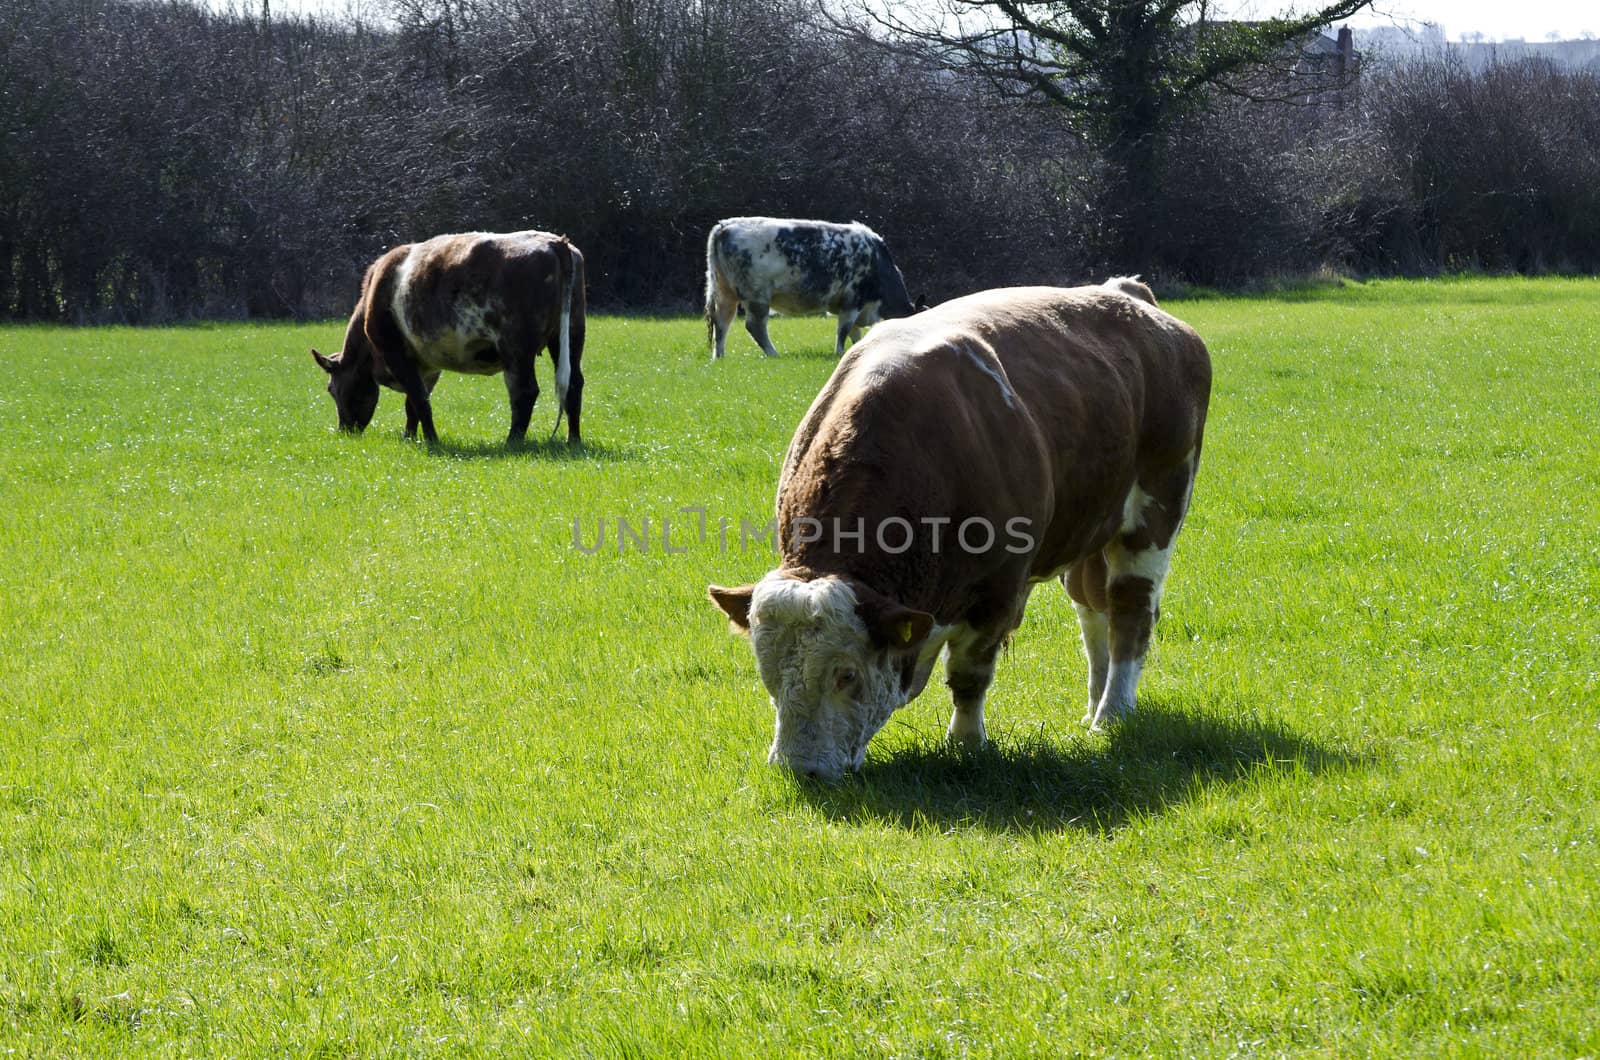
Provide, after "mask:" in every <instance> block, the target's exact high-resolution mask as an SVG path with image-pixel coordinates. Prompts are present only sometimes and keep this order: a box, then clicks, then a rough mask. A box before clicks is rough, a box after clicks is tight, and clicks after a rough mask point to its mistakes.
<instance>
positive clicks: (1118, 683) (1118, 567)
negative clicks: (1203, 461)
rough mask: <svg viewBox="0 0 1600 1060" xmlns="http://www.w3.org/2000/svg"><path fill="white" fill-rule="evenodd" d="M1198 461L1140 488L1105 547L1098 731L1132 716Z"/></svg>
mask: <svg viewBox="0 0 1600 1060" xmlns="http://www.w3.org/2000/svg"><path fill="white" fill-rule="evenodd" d="M1195 462H1196V454H1191V455H1190V457H1189V459H1188V460H1187V461H1185V463H1184V465H1183V467H1182V468H1179V469H1175V470H1173V471H1172V472H1169V473H1168V474H1167V475H1165V476H1162V477H1161V479H1160V480H1159V481H1158V482H1156V483H1154V484H1153V485H1152V487H1151V489H1150V492H1149V493H1146V492H1145V491H1144V490H1143V489H1141V488H1140V487H1139V486H1137V485H1136V486H1135V487H1134V489H1133V490H1132V492H1131V493H1130V495H1129V497H1128V500H1127V503H1126V504H1125V505H1124V508H1123V511H1124V513H1125V514H1124V520H1123V525H1122V528H1121V530H1120V531H1119V533H1118V534H1117V536H1116V537H1114V538H1112V539H1111V541H1110V543H1108V544H1107V545H1106V547H1105V550H1104V556H1105V564H1106V583H1105V585H1106V625H1107V632H1108V634H1109V641H1110V643H1109V654H1110V659H1111V664H1110V668H1109V672H1108V673H1107V675H1106V687H1105V691H1104V692H1103V693H1102V694H1101V696H1100V702H1099V704H1098V705H1097V706H1096V707H1095V711H1094V719H1093V722H1092V725H1093V727H1095V728H1099V727H1101V726H1103V725H1105V724H1106V723H1108V722H1112V721H1115V720H1117V719H1118V718H1122V717H1125V716H1127V715H1128V714H1131V713H1133V709H1134V693H1135V691H1136V689H1137V687H1138V684H1139V675H1140V673H1141V672H1142V671H1143V670H1144V657H1145V652H1146V651H1147V650H1148V649H1149V647H1150V633H1151V631H1152V630H1153V629H1154V628H1155V624H1156V620H1157V619H1158V618H1159V617H1160V615H1161V587H1162V585H1163V583H1164V582H1165V581H1166V578H1167V568H1168V566H1169V565H1170V564H1171V562H1172V546H1173V544H1174V543H1175V542H1176V540H1177V536H1178V531H1179V529H1181V528H1182V526H1183V517H1184V514H1185V512H1186V511H1187V510H1188V507H1189V494H1190V490H1191V488H1192V487H1193V485H1194V468H1195Z"/></svg>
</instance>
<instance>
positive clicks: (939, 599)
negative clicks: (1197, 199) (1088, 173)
mask: <svg viewBox="0 0 1600 1060" xmlns="http://www.w3.org/2000/svg"><path fill="white" fill-rule="evenodd" d="M1210 389H1211V362H1210V358H1209V357H1208V355H1207V353H1206V348H1205V345H1204V344H1203V343H1202V342H1201V341H1200V338H1199V336H1197V335H1196V334H1195V333H1194V332H1193V331H1192V330H1190V329H1189V328H1188V327H1187V326H1186V325H1184V324H1183V323H1181V322H1179V321H1178V320H1176V319H1174V318H1173V317H1171V316H1168V315H1167V314H1166V313H1165V312H1163V311H1162V310H1160V309H1158V308H1156V305H1155V298H1154V297H1153V296H1152V295H1151V293H1150V290H1149V288H1147V287H1145V286H1144V285H1143V284H1141V283H1139V282H1137V281H1135V280H1127V279H1119V280H1112V281H1110V282H1108V283H1106V284H1105V285H1103V286H1098V287H1079V288H1074V289H1070V290H1066V289H1060V288H1050V287H1021V288H1011V289H1005V290H996V291H984V292H981V293H979V294H974V295H970V296H968V297H965V298H959V299H956V300H954V301H951V302H946V303H945V304H943V305H941V306H939V307H937V308H935V309H932V310H929V311H928V312H927V313H924V314H921V315H920V316H917V317H915V318H913V319H911V320H905V321H897V322H894V323H890V324H885V325H884V326H882V327H880V328H877V329H875V330H874V331H873V332H872V334H871V335H870V336H869V337H868V338H867V339H866V341H864V342H862V343H861V344H860V345H858V346H855V347H854V348H852V349H851V351H850V353H849V354H848V355H847V356H846V357H845V358H844V360H843V361H841V362H840V363H839V365H838V367H837V368H836V369H835V371H834V373H833V376H832V378H831V379H829V380H828V382H827V384H826V385H825V386H824V387H823V389H822V392H821V393H820V394H819V395H818V396H817V398H816V400H815V401H814V402H812V405H811V409H810V411H809V412H807V413H806V417H805V419H804V420H803V421H802V422H801V424H800V427H799V429H798V430H797V431H796V432H795V436H794V440H793V441H792V442H791V443H790V445H789V452H788V456H787V457H786V458H785V460H784V467H783V472H782V476H781V477H780V479H779V482H778V505H777V507H778V511H777V515H778V521H777V526H778V528H779V539H780V542H781V544H780V554H781V558H782V563H781V565H780V566H779V567H778V569H777V570H774V571H772V572H771V573H769V574H768V575H767V576H766V577H764V578H762V579H761V581H759V582H757V583H756V584H754V585H746V586H742V587H740V588H737V589H724V588H720V587H718V586H712V587H711V588H710V594H711V598H712V600H713V601H715V603H716V604H717V606H718V607H720V608H721V609H722V610H723V611H724V612H726V613H727V615H728V617H729V618H730V619H731V620H732V621H733V623H734V625H735V626H736V627H737V628H738V629H739V630H742V631H744V632H745V633H747V634H748V636H749V638H750V642H751V645H752V647H753V648H754V651H755V656H756V663H757V666H758V668H759V669H760V672H761V680H762V683H763V684H765V685H766V688H767V691H768V692H769V693H771V696H772V701H773V704H774V706H775V707H776V710H777V732H776V735H775V737H774V739H773V742H772V748H771V751H770V753H769V755H768V760H769V761H771V762H773V763H776V764H782V765H786V766H788V767H790V768H791V769H794V770H795V771H797V772H802V773H805V774H808V775H811V776H818V777H825V778H831V777H836V776H838V775H839V774H840V773H841V772H842V771H843V770H845V769H859V768H860V767H861V764H862V761H863V759H864V756H865V753H866V746H867V741H868V740H869V739H871V738H872V735H873V734H874V733H876V732H877V731H878V729H879V728H881V727H882V726H883V724H884V722H886V721H887V720H888V718H889V715H890V714H891V713H893V712H894V711H895V710H896V709H897V708H899V707H901V706H903V705H904V704H906V703H908V702H910V701H911V700H912V699H914V698H915V697H916V696H917V695H918V694H919V693H920V692H921V691H922V689H923V687H924V685H925V684H926V683H927V681H928V677H929V675H930V673H931V671H932V668H933V664H934V662H935V660H936V659H937V658H938V655H939V653H940V651H941V649H948V655H947V657H946V661H945V680H946V683H947V684H948V685H949V687H950V691H951V695H952V697H953V699H954V701H955V712H954V715H953V716H952V717H951V719H950V728H949V737H950V739H951V740H952V741H955V742H958V743H963V744H968V745H979V744H982V743H983V741H984V739H985V735H984V727H983V702H984V695H985V693H986V692H987V690H988V688H989V682H990V680H991V679H992V678H993V676H994V666H995V657H996V655H997V653H998V652H999V650H1000V647H1001V645H1002V643H1003V642H1004V641H1005V640H1006V638H1007V636H1008V635H1009V634H1010V633H1011V631H1012V630H1014V629H1016V627H1017V626H1018V624H1019V623H1020V622H1021V621H1022V613H1023V609H1024V607H1025V606H1026V604H1027V601H1028V594H1029V592H1030V591H1031V589H1032V587H1033V585H1034V584H1035V583H1037V582H1041V581H1043V580H1045V579H1046V578H1058V577H1059V578H1060V580H1061V582H1062V584H1063V585H1064V586H1065V588H1066V590H1067V592H1068V593H1069V594H1070V595H1071V597H1072V601H1073V604H1074V606H1075V607H1076V609H1077V613H1078V620H1079V623H1080V625H1081V627H1082V633H1083V646H1084V653H1085V654H1086V655H1087V657H1088V662H1089V710H1088V713H1087V714H1086V715H1085V716H1084V722H1085V723H1086V724H1089V725H1091V726H1095V727H1099V726H1101V725H1103V724H1105V723H1108V722H1111V721H1113V720H1114V719H1116V718H1119V717H1121V716H1122V715H1125V714H1127V713H1129V712H1130V711H1132V710H1133V708H1134V690H1135V686H1136V685H1137V684H1138V681H1139V673H1140V670H1141V668H1142V666H1143V663H1144V656H1145V650H1146V648H1147V646H1148V645H1149V642H1150V633H1151V629H1152V627H1153V625H1154V623H1155V620H1156V618H1157V616H1158V614H1159V603H1160V599H1161V586H1162V581H1163V579H1164V578H1165V577H1166V574H1167V565H1168V561H1169V559H1170V557H1171V554H1172V546H1173V542H1174V539H1175V538H1176V537H1177V534H1178V529H1179V527H1180V526H1181V525H1182V523H1183V517H1184V512H1185V511H1186V510H1187V508H1188V505H1189V496H1190V491H1191V489H1192V487H1193V485H1194V477H1195V470H1196V468H1197V467H1198V465H1199V460H1200V441H1201V435H1202V433H1203V431H1204V428H1205V420H1206V405H1207V401H1208V398H1209V394H1210Z"/></svg>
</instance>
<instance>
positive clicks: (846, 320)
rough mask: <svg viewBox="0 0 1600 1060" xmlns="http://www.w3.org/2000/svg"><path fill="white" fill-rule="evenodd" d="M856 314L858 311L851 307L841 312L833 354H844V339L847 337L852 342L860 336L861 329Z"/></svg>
mask: <svg viewBox="0 0 1600 1060" xmlns="http://www.w3.org/2000/svg"><path fill="white" fill-rule="evenodd" d="M856 316H857V313H856V312H855V311H852V310H849V309H846V310H843V311H841V312H840V313H839V333H838V336H837V337H836V338H835V339H834V342H833V355H834V356H835V357H843V356H844V340H845V339H846V338H848V339H850V341H851V342H855V341H856V340H857V339H859V338H860V336H861V329H860V328H858V327H856Z"/></svg>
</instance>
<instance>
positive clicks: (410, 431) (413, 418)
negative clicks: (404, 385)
mask: <svg viewBox="0 0 1600 1060" xmlns="http://www.w3.org/2000/svg"><path fill="white" fill-rule="evenodd" d="M438 382H439V373H438V372H429V373H427V374H426V375H424V376H423V377H422V385H423V386H425V387H426V388H427V390H428V400H429V401H430V402H431V401H432V400H433V388H434V386H435V385H437V384H438ZM420 418H421V417H420V416H418V414H417V409H416V406H414V405H412V403H411V399H410V398H409V397H408V398H406V437H407V438H415V437H416V436H417V421H418V419H420Z"/></svg>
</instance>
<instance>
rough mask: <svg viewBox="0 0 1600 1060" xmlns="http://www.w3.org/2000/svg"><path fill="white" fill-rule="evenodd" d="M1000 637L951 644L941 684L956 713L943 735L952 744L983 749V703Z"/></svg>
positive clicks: (974, 637) (963, 639)
mask: <svg viewBox="0 0 1600 1060" xmlns="http://www.w3.org/2000/svg"><path fill="white" fill-rule="evenodd" d="M1000 644H1001V638H995V637H988V636H983V635H978V634H972V635H968V636H966V637H958V638H956V639H954V640H952V641H951V642H950V650H949V654H948V655H947V656H946V657H945V662H944V683H945V684H946V685H948V686H949V688H950V698H951V699H952V700H953V701H954V702H955V710H954V711H952V712H951V714H950V728H949V730H948V731H947V733H946V736H947V737H948V739H949V740H950V742H951V743H953V744H959V745H961V746H964V747H974V748H975V747H982V746H983V744H984V742H985V741H986V740H987V739H988V737H987V735H986V734H985V733H984V729H983V700H984V697H985V696H987V695H988V693H989V684H990V682H992V681H993V680H994V661H995V657H996V656H997V655H999V654H1000Z"/></svg>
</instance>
